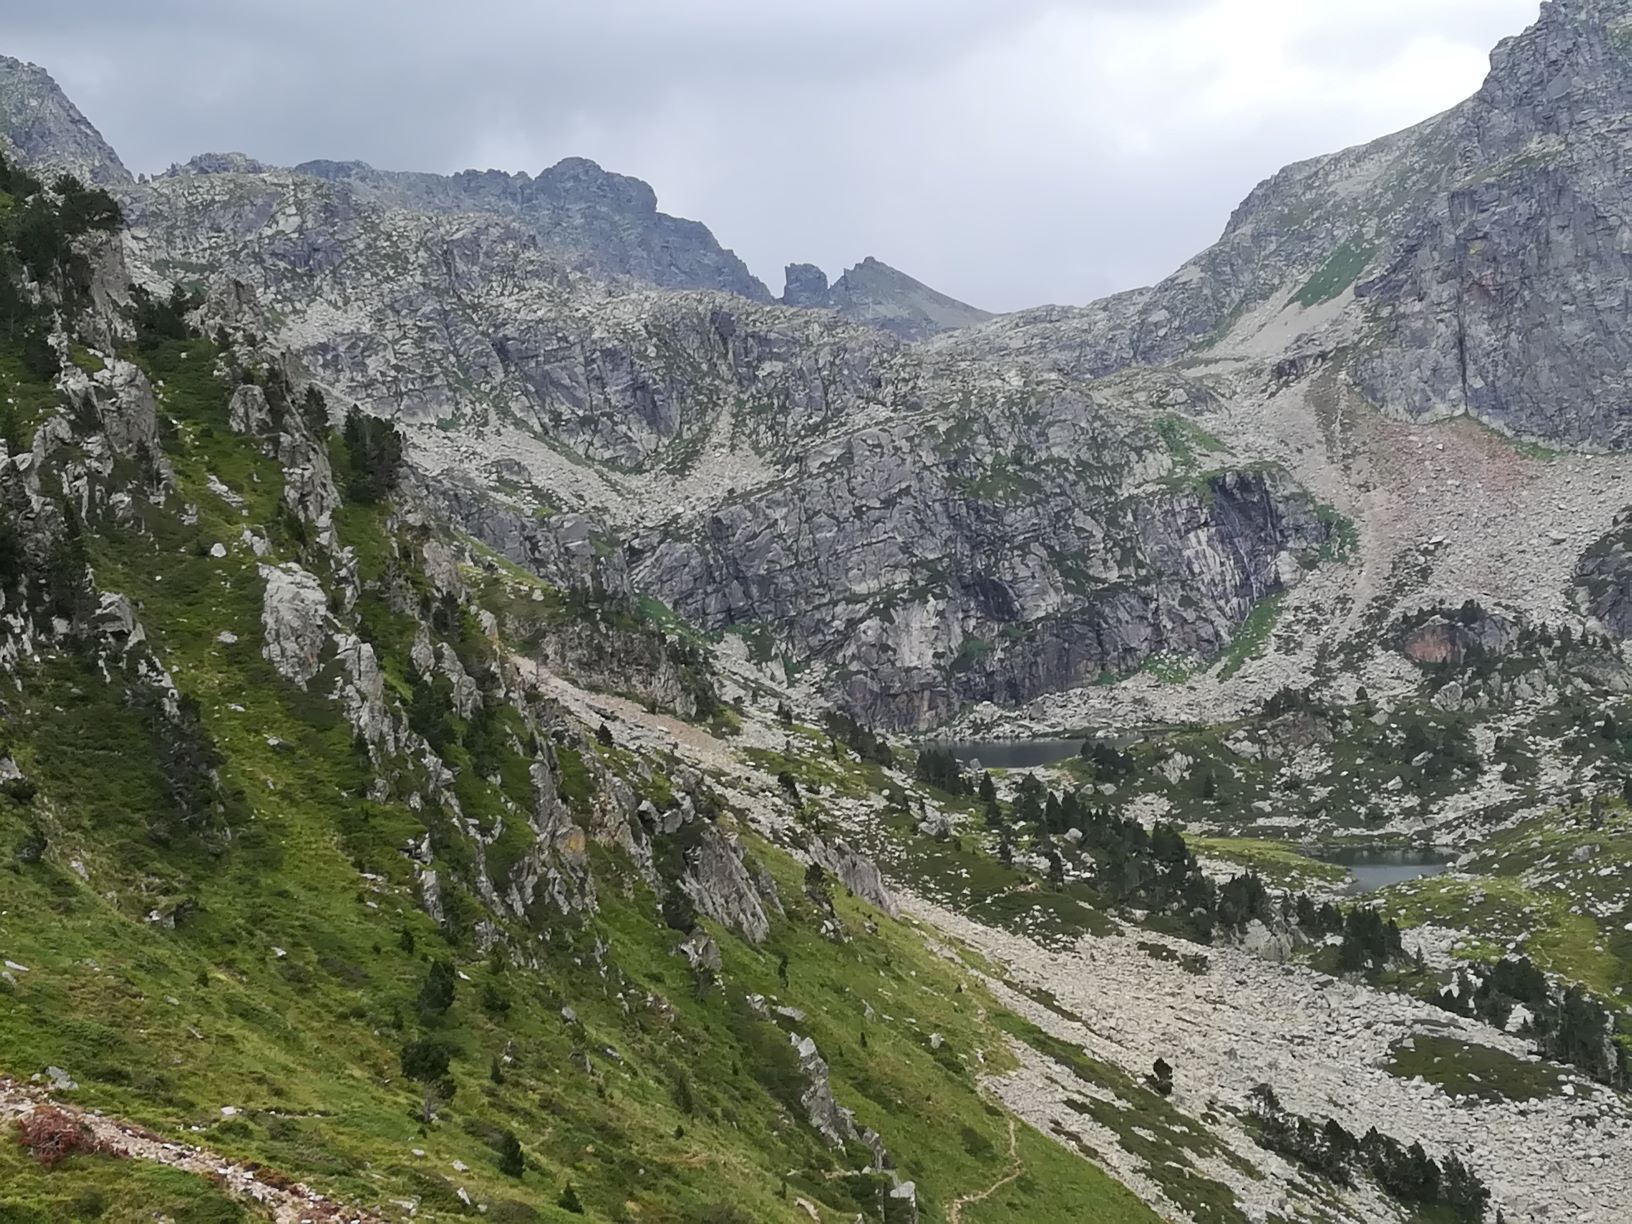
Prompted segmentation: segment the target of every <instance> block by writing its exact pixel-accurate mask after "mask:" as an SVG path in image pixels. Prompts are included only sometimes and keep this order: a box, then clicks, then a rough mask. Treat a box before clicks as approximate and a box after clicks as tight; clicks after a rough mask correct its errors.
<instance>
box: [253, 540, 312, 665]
mask: <svg viewBox="0 0 1632 1224" xmlns="http://www.w3.org/2000/svg"><path fill="white" fill-rule="evenodd" d="M257 568H258V569H259V571H260V575H261V581H262V582H264V583H265V584H266V586H265V591H264V593H263V594H262V597H261V629H262V633H263V635H264V637H265V644H264V645H263V646H262V648H261V653H262V654H263V655H264V656H265V657H266V659H267V660H268V661H269V662H270V663H271V664H272V666H273V667H274V668H276V669H277V672H278V674H279V675H281V676H283V677H284V678H285V679H286V680H289V681H292V682H293V683H294V684H296V685H298V686H300V687H301V688H305V687H306V685H307V684H308V683H309V682H310V681H311V680H312V678H313V677H314V676H316V675H317V673H318V672H319V670H321V668H322V666H323V652H324V650H325V648H326V647H327V646H328V645H329V608H328V596H327V595H326V594H325V593H324V590H323V584H322V583H320V582H319V581H318V580H317V578H316V577H314V576H313V575H312V574H310V573H308V572H307V571H306V570H304V569H302V568H301V567H300V566H299V565H296V564H295V563H294V562H292V561H291V562H287V563H285V564H283V565H267V564H265V563H262V564H261V565H260V566H258V567H257Z"/></svg>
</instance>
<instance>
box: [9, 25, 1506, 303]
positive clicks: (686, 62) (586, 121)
mask: <svg viewBox="0 0 1632 1224" xmlns="http://www.w3.org/2000/svg"><path fill="white" fill-rule="evenodd" d="M1536 9H1537V2H1536V0H391V2H389V3H387V2H385V0H229V2H227V3H222V0H72V2H69V0H56V2H54V3H40V0H0V52H4V53H7V54H11V55H15V56H19V57H21V58H23V59H30V60H34V61H35V62H37V63H41V64H44V65H45V66H46V67H47V68H48V69H49V70H50V71H51V72H52V73H53V74H54V75H55V76H56V78H57V80H58V81H59V82H60V83H61V84H62V86H63V87H64V88H65V89H66V90H67V91H68V93H69V94H70V96H71V97H73V98H74V100H75V101H76V102H77V103H78V104H79V106H80V108H81V109H82V110H84V111H85V112H86V114H87V115H88V116H89V118H90V119H91V121H92V122H93V123H95V124H96V125H97V126H98V127H99V128H100V129H101V131H102V133H103V135H104V136H106V137H107V138H108V140H109V141H110V142H111V143H112V144H113V145H114V147H115V148H117V149H118V150H119V152H120V154H121V156H122V157H123V158H124V159H125V161H126V163H127V164H128V165H129V166H130V167H131V169H132V170H136V171H141V170H148V171H153V170H159V169H162V168H164V167H165V166H167V165H169V164H170V163H171V162H173V161H185V160H186V159H187V158H188V157H191V156H192V155H193V154H195V153H199V152H204V151H228V150H238V151H242V152H245V153H248V154H250V155H252V156H255V157H258V158H261V159H262V160H264V161H269V162H276V163H279V164H292V163H294V162H298V161H304V160H306V159H308V158H316V157H326V158H336V159H341V158H360V159H362V160H364V161H368V162H371V163H373V164H374V165H376V166H380V167H385V168H392V169H420V170H438V171H453V170H458V169H462V168H465V167H471V166H474V167H478V168H488V167H497V168H501V169H506V170H529V171H534V172H536V171H537V170H539V169H541V168H542V167H544V166H547V165H550V164H551V163H553V162H555V161H557V160H559V159H560V158H562V157H565V156H569V155H579V156H585V157H592V158H594V159H595V160H597V161H599V162H600V163H601V164H602V165H604V166H606V167H608V168H609V169H613V170H618V171H621V172H623V173H626V174H633V175H636V176H638V177H640V178H644V179H646V180H647V181H648V182H650V183H652V184H653V186H655V187H656V189H657V193H658V199H659V206H660V207H661V208H663V209H664V210H665V211H667V212H672V213H676V214H678V215H681V216H688V217H695V218H697V219H698V220H701V221H704V222H706V223H707V224H708V225H709V226H710V227H711V228H712V229H713V231H714V233H715V235H716V236H717V237H718V238H719V240H720V241H721V242H722V243H723V244H724V245H726V246H729V247H732V248H733V249H735V250H736V252H737V253H738V254H739V255H741V256H742V257H743V258H744V259H746V260H747V261H748V263H749V265H750V266H751V267H752V268H753V270H754V271H755V272H756V273H758V274H759V276H760V277H761V278H762V279H764V280H765V281H766V282H767V283H768V284H769V285H770V286H771V289H772V291H773V292H780V291H781V285H782V266H783V265H784V264H785V263H787V262H789V261H794V260H800V261H809V262H812V263H817V264H820V265H821V266H822V267H823V268H825V269H826V270H827V271H828V273H829V274H830V275H833V276H837V275H838V273H839V272H840V271H842V270H843V268H844V267H846V266H847V265H849V264H852V263H855V262H856V261H858V260H860V259H861V258H862V257H863V256H864V255H876V256H878V257H879V258H880V259H883V260H884V261H885V262H887V263H891V264H894V265H896V266H897V267H899V268H902V269H903V270H905V271H907V272H910V273H912V274H913V275H915V276H917V277H919V278H920V279H922V280H925V281H927V282H929V283H930V284H932V285H934V286H935V287H936V288H939V289H941V290H943V291H945V292H947V293H951V294H953V295H954V296H957V297H961V298H964V299H965V300H967V301H970V302H973V303H975V304H976V305H980V306H985V307H988V308H990V309H997V310H1008V309H1014V308H1018V307H1021V306H1027V305H1034V304H1037V303H1040V302H1048V301H1055V302H1082V301H1087V300H1089V299H1092V298H1094V297H1098V296H1101V295H1103V294H1105V293H1108V292H1112V291H1114V290H1117V289H1123V288H1128V287H1130V286H1133V285H1138V284H1144V283H1148V282H1150V281H1152V280H1155V279H1158V278H1160V277H1161V276H1163V275H1165V274H1166V273H1167V272H1170V271H1171V270H1172V269H1173V268H1175V267H1176V266H1177V265H1178V264H1180V263H1181V262H1183V260H1184V259H1186V258H1188V257H1189V256H1190V255H1191V254H1193V253H1194V252H1195V251H1197V250H1199V249H1200V248H1202V247H1204V246H1206V245H1207V244H1208V243H1210V242H1211V241H1212V240H1213V239H1214V238H1216V237H1217V235H1218V233H1219V231H1220V230H1221V229H1222V227H1223V225H1224V222H1225V220H1226V219H1227V217H1228V216H1229V212H1230V210H1231V209H1232V208H1233V207H1234V206H1235V204H1236V203H1237V202H1238V201H1239V200H1240V199H1241V197H1242V196H1244V195H1245V194H1246V193H1247V191H1248V190H1250V189H1251V187H1252V186H1253V184H1254V183H1256V182H1257V181H1258V180H1260V179H1262V178H1263V177H1265V176H1267V175H1268V174H1271V173H1273V172H1274V171H1275V170H1276V169H1277V168H1279V167H1280V166H1281V165H1283V164H1285V163H1286V162H1289V161H1294V160H1297V159H1300V158H1304V157H1310V156H1313V155H1315V154H1319V153H1323V152H1329V151H1331V150H1334V149H1337V148H1341V147H1343V146H1345V145H1349V144H1354V143H1357V142H1359V141H1362V140H1366V139H1369V138H1371V137H1373V136H1378V135H1382V134H1383V133H1385V132H1389V131H1393V130H1395V129H1397V128H1400V127H1404V126H1407V125H1408V124H1411V123H1414V122H1416V121H1418V120H1420V119H1424V118H1426V117H1428V116H1429V115H1432V114H1434V113H1436V112H1437V111H1440V110H1443V109H1445V108H1446V107H1447V106H1450V105H1452V104H1454V103H1455V102H1457V101H1459V100H1460V99H1462V98H1463V97H1466V96H1467V95H1468V94H1470V93H1472V92H1473V91H1474V90H1475V89H1477V88H1478V86H1479V83H1480V81H1481V80H1482V78H1483V76H1484V72H1485V68H1486V61H1487V56H1488V53H1489V50H1490V48H1491V47H1492V46H1493V45H1494V44H1495V43H1496V42H1497V41H1498V40H1499V39H1500V38H1502V37H1504V36H1506V35H1508V34H1513V33H1517V32H1518V31H1519V30H1521V29H1522V28H1523V27H1524V26H1525V25H1526V24H1528V23H1529V22H1530V21H1531V20H1533V19H1534V17H1535V14H1536Z"/></svg>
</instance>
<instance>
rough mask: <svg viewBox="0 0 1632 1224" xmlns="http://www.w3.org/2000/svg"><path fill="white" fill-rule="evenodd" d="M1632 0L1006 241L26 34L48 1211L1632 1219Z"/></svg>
mask: <svg viewBox="0 0 1632 1224" xmlns="http://www.w3.org/2000/svg"><path fill="white" fill-rule="evenodd" d="M1629 49H1632V4H1629V3H1628V0H1550V2H1549V3H1546V4H1544V5H1543V6H1542V8H1541V14H1540V17H1539V19H1538V20H1537V22H1536V23H1535V24H1534V25H1533V26H1532V27H1531V28H1530V29H1528V30H1526V31H1524V32H1523V33H1520V34H1518V35H1516V36H1515V37H1513V38H1510V39H1508V40H1506V41H1504V42H1503V43H1502V44H1501V45H1500V46H1499V47H1498V48H1497V49H1496V50H1495V51H1494V52H1493V54H1492V57H1491V71H1490V75H1489V77H1488V79H1487V81H1486V83H1485V85H1484V86H1483V87H1482V88H1481V90H1480V91H1479V92H1478V93H1477V94H1476V95H1474V96H1473V97H1472V98H1470V99H1469V100H1468V101H1466V102H1464V103H1462V104H1461V105H1459V106H1457V107H1455V108H1453V109H1451V110H1449V111H1447V112H1445V113H1444V114H1442V115H1439V116H1437V117H1435V118H1433V119H1430V120H1428V121H1427V122H1425V123H1423V124H1421V125H1418V126H1417V127H1414V128H1410V129H1407V130H1406V131H1403V132H1400V133H1396V134H1394V135H1391V136H1387V137H1384V138H1383V139H1381V140H1378V141H1375V142H1373V143H1371V144H1368V145H1364V146H1361V147H1358V148H1354V149H1349V150H1345V151H1343V152H1340V153H1337V154H1334V155H1331V156H1329V157H1325V158H1319V159H1315V160H1313V161H1309V162H1303V163H1299V164H1297V165H1294V166H1290V167H1288V168H1286V169H1284V170H1282V171H1280V172H1279V173H1278V174H1276V175H1274V176H1272V177H1271V178H1269V179H1267V180H1266V181H1265V182H1264V183H1262V184H1261V185H1260V186H1259V187H1258V188H1257V189H1255V190H1254V191H1253V192H1252V194H1251V195H1250V196H1249V197H1248V199H1247V200H1246V201H1245V202H1244V203H1243V204H1242V205H1241V206H1240V207H1239V208H1238V209H1237V210H1236V212H1235V214H1234V215H1233V216H1232V217H1231V218H1230V220H1229V222H1228V225H1227V227H1226V229H1225V231H1224V234H1223V235H1222V237H1221V239H1220V241H1219V242H1218V243H1217V244H1215V245H1214V246H1212V247H1210V248H1208V249H1207V250H1206V251H1204V252H1202V253H1200V254H1198V255H1197V256H1196V257H1195V258H1194V259H1192V260H1191V261H1190V262H1188V263H1187V264H1185V265H1184V267H1182V268H1181V269H1179V270H1178V271H1177V272H1175V273H1174V274H1173V275H1172V276H1171V277H1169V278H1167V279H1166V280H1164V281H1162V282H1160V283H1159V284H1157V285H1155V286H1152V287H1149V288H1143V289H1135V290H1131V291H1128V292H1125V293H1122V294H1118V295H1116V296H1115V297H1112V298H1109V299H1105V300H1103V301H1100V302H1095V303H1091V304H1088V305H1084V306H1041V307H1037V308H1034V309H1030V310H1024V311H1020V312H1018V313H1011V314H1001V315H993V314H990V313H988V312H986V311H983V310H980V309H978V308H976V307H973V306H969V305H967V304H965V303H962V302H959V301H956V300H955V299H952V298H950V297H947V296H946V295H944V294H941V293H939V292H937V291H935V290H934V289H931V288H930V287H928V286H926V285H924V284H922V283H921V282H919V281H916V280H914V279H913V278H911V277H910V276H908V275H906V274H905V273H902V272H899V271H897V270H896V269H894V268H891V267H889V266H888V265H886V264H884V263H882V262H880V261H879V260H877V259H875V258H871V257H869V258H866V259H864V260H862V261H861V262H859V263H858V264H856V265H855V266H853V267H851V268H850V269H849V270H848V271H846V272H844V273H843V274H842V275H840V276H839V277H838V278H837V279H836V280H835V281H833V282H832V283H831V284H830V283H829V282H828V279H827V276H826V274H825V273H823V272H822V271H820V270H819V269H817V268H815V267H814V266H813V265H809V264H795V265H792V266H790V267H789V268H788V270H787V275H786V287H785V289H784V291H783V294H782V296H781V297H780V298H777V297H774V296H773V294H772V293H771V291H770V290H768V289H767V288H766V286H765V284H764V283H763V282H762V281H760V280H759V279H758V278H756V277H755V276H754V275H753V273H752V272H750V270H749V269H748V267H747V265H746V264H745V263H744V262H743V261H742V260H741V259H739V258H738V257H737V256H736V255H735V254H734V253H733V252H732V251H730V250H729V249H727V248H726V247H724V246H722V245H721V244H720V242H719V241H717V240H716V239H715V237H714V235H713V234H712V233H711V232H710V231H709V230H708V229H707V227H706V226H704V225H703V224H701V223H699V222H696V221H690V220H685V219H681V218H676V217H671V216H669V215H667V214H665V213H663V212H660V211H659V210H658V200H657V197H656V194H655V193H654V192H653V190H652V189H651V188H650V187H649V186H647V185H646V184H645V183H643V182H641V181H640V180H638V179H635V178H630V177H627V176H625V175H622V174H617V173H612V172H609V171H607V170H604V169H602V168H601V167H600V166H599V165H597V164H595V163H594V162H591V161H588V160H586V159H583V158H568V159H566V160H564V161H560V162H558V163H557V164H556V165H554V166H552V167H550V168H548V169H546V170H543V171H541V172H540V173H538V174H537V175H531V174H528V173H517V174H512V173H508V172H502V171H497V170H488V171H475V170H472V171H465V172H463V173H459V174H453V175H438V174H429V173H414V172H397V171H387V170H377V169H374V168H373V167H371V166H368V165H366V164H364V163H362V162H338V161H309V162H303V163H301V164H299V165H296V166H293V167H279V166H273V165H269V164H265V163H262V162H259V161H257V160H255V159H254V158H253V157H250V156H248V155H245V154H239V153H213V154H203V155H200V156H198V157H196V158H194V159H193V160H192V161H190V162H187V163H185V164H181V165H177V166H173V167H171V168H170V169H169V170H168V171H166V172H164V173H160V174H156V175H151V176H150V175H145V174H143V175H139V176H138V175H133V174H132V173H131V172H130V171H129V170H128V169H127V168H126V166H125V165H124V163H123V162H122V161H121V160H120V158H119V156H118V154H117V153H116V152H115V151H114V150H113V149H112V148H111V147H110V146H109V145H108V144H107V142H106V141H104V140H103V139H102V137H101V136H100V134H98V132H97V130H96V128H95V127H94V126H93V124H92V121H91V119H89V118H87V117H86V116H85V115H83V114H81V112H80V111H79V110H78V109H77V107H76V106H75V105H74V104H73V102H71V101H70V100H69V99H68V97H67V96H66V95H65V94H64V93H63V92H62V91H61V90H60V89H59V88H58V87H57V85H56V84H55V82H54V81H53V80H52V78H51V77H50V75H49V74H48V73H47V71H46V70H45V69H44V68H40V67H37V66H35V65H31V64H26V63H23V62H21V61H19V60H14V59H7V58H4V57H0V153H3V157H4V161H3V162H0V443H3V448H4V449H3V451H0V673H3V675H0V680H3V681H4V683H3V684H0V867H3V868H4V870H3V871H0V965H3V968H0V1125H3V1127H4V1131H3V1132H0V1224H11V1222H12V1221H16V1222H18V1224H32V1222H33V1221H47V1220H93V1219H99V1220H108V1221H154V1220H168V1221H173V1222H174V1224H215V1222H225V1221H252V1220H263V1219H265V1220H276V1221H289V1222H293V1221H299V1220H314V1221H315V1220H329V1221H340V1220H349V1221H359V1222H361V1221H371V1222H372V1221H392V1222H400V1221H408V1220H416V1221H442V1220H454V1219H466V1218H469V1219H476V1218H485V1219H489V1220H494V1221H504V1222H508V1224H526V1222H529V1221H565V1220H571V1219H575V1218H588V1219H596V1220H603V1219H604V1220H618V1221H627V1220H641V1221H651V1222H663V1224H669V1222H673V1224H738V1222H745V1221H760V1220H777V1221H797V1222H804V1221H816V1222H818V1224H821V1222H829V1224H839V1222H841V1221H842V1222H844V1224H849V1222H851V1221H857V1220H861V1221H868V1222H874V1221H882V1222H883V1224H918V1222H919V1221H923V1222H925V1224H928V1222H930V1221H936V1222H940V1221H945V1222H947V1224H999V1222H1001V1221H1006V1220H1012V1221H1016V1222H1019V1221H1054V1220H1060V1221H1065V1220H1092V1221H1096V1222H1098V1221H1103V1222H1104V1224H1124V1222H1126V1224H1144V1222H1147V1221H1158V1220H1159V1221H1168V1222H1172V1224H1247V1222H1251V1224H1293V1222H1294V1221H1307V1222H1311V1224H1313V1222H1317V1221H1318V1222H1327V1224H1339V1222H1344V1221H1352V1222H1370V1221H1398V1222H1401V1224H1451V1222H1453V1221H1478V1220H1486V1221H1507V1222H1510V1224H1520V1222H1524V1224H1536V1222H1542V1221H1546V1222H1549V1224H1552V1222H1562V1221H1571V1222H1574V1221H1582V1222H1586V1224H1592V1222H1599V1221H1602V1222H1605V1224H1608V1222H1611V1221H1616V1220H1620V1219H1622V1218H1624V1215H1625V1206H1624V1204H1625V1203H1626V1201H1627V1199H1628V1196H1629V1195H1632V647H1629V645H1628V643H1629V640H1632V432H1629V426H1628V422H1629V421H1632V414H1629V409H1628V407H1627V405H1628V402H1629V401H1628V396H1629V394H1632V383H1629V381H1628V375H1627V367H1628V357H1629V353H1628V351H1627V347H1626V346H1627V345H1628V343H1629V341H1628V339H1627V337H1628V336H1629V335H1632V333H1629V332H1628V329H1627V322H1628V315H1629V302H1632V298H1629V293H1632V288H1629V287H1632V221H1629V217H1632V187H1629V183H1632V180H1629V179H1628V178H1627V176H1626V174H1625V173H1624V170H1625V167H1626V164H1627V159H1628V153H1629V150H1632V55H1629ZM1033 739H1044V740H1057V741H1061V742H1062V743H1063V744H1064V745H1065V747H1064V748H1063V750H1062V751H1061V752H1060V753H1059V754H1055V755H1054V759H1051V760H1049V761H1048V763H1045V764H1039V765H1036V766H1029V767H1018V766H1016V767H1008V768H1004V767H999V766H997V765H996V764H995V762H996V760H997V759H998V756H999V754H1000V753H1001V751H1002V747H1003V745H1004V744H1006V743H1007V742H1009V741H1027V740H1033ZM953 745H956V747H957V751H956V752H954V751H953V747H952V746H953ZM982 753H985V755H986V756H987V757H988V758H989V761H988V763H987V765H983V764H982V762H981V761H980V759H979V758H980V756H981V755H982ZM988 766H990V767H988ZM1368 856H1375V857H1377V858H1378V859H1379V860H1381V861H1390V860H1391V859H1397V860H1400V861H1409V862H1415V861H1416V860H1417V858H1419V857H1420V858H1421V859H1422V860H1423V861H1424V862H1431V863H1432V865H1433V868H1434V870H1433V871H1432V872H1428V873H1425V874H1421V875H1419V876H1417V877H1416V878H1409V879H1405V880H1403V882H1397V883H1390V884H1388V885H1386V886H1384V887H1381V888H1378V889H1376V890H1375V891H1369V890H1366V889H1365V888H1363V887H1362V884H1361V882H1360V881H1358V880H1357V879H1356V876H1355V874H1354V873H1353V872H1352V870H1351V866H1350V865H1351V864H1352V863H1354V862H1357V861H1364V860H1366V858H1367V857H1368ZM1404 874H1409V873H1404Z"/></svg>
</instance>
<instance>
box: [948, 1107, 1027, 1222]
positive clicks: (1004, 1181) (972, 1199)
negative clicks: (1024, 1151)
mask: <svg viewBox="0 0 1632 1224" xmlns="http://www.w3.org/2000/svg"><path fill="white" fill-rule="evenodd" d="M1025 1171H1026V1166H1025V1165H1023V1164H1021V1163H1020V1157H1019V1156H1017V1155H1016V1154H1015V1134H1014V1115H1013V1114H1010V1115H1009V1171H1008V1172H1007V1173H1006V1174H1004V1175H1003V1176H1002V1177H1000V1178H998V1179H997V1180H996V1181H995V1182H993V1183H992V1184H991V1185H989V1186H987V1187H986V1189H984V1190H980V1191H977V1192H976V1193H974V1194H964V1195H959V1196H958V1197H957V1198H955V1199H953V1200H952V1202H951V1203H949V1204H947V1208H946V1219H947V1224H963V1209H964V1208H965V1207H971V1206H973V1205H974V1204H976V1203H983V1202H985V1201H986V1200H987V1199H989V1198H991V1197H992V1195H994V1194H996V1193H997V1192H998V1191H999V1190H1001V1189H1003V1187H1004V1186H1006V1185H1008V1184H1009V1183H1010V1182H1012V1181H1013V1180H1015V1178H1017V1177H1019V1176H1020V1175H1021V1174H1022V1173H1024V1172H1025Z"/></svg>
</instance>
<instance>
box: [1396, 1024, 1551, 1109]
mask: <svg viewBox="0 0 1632 1224" xmlns="http://www.w3.org/2000/svg"><path fill="white" fill-rule="evenodd" d="M1383 1069H1384V1070H1385V1071H1387V1072H1388V1073H1389V1074H1390V1075H1396V1076H1398V1077H1399V1078H1401V1079H1414V1078H1416V1077H1417V1076H1421V1077H1422V1078H1423V1079H1425V1080H1427V1081H1428V1082H1429V1083H1430V1084H1437V1085H1438V1086H1439V1087H1441V1088H1443V1089H1444V1090H1445V1091H1446V1092H1447V1093H1449V1094H1450V1095H1451V1096H1455V1097H1476V1098H1478V1099H1479V1100H1482V1101H1535V1100H1540V1099H1541V1098H1543V1097H1552V1096H1559V1095H1561V1093H1562V1090H1563V1087H1564V1085H1565V1083H1566V1082H1567V1080H1566V1078H1565V1076H1564V1075H1563V1073H1562V1072H1561V1071H1560V1070H1559V1069H1558V1068H1557V1067H1556V1066H1553V1065H1552V1064H1550V1063H1544V1062H1532V1061H1529V1060H1526V1059H1523V1058H1516V1057H1514V1056H1513V1055H1512V1054H1509V1053H1507V1051H1505V1050H1498V1049H1496V1048H1495V1047H1493V1046H1487V1045H1478V1044H1475V1043H1470V1042H1466V1041H1460V1040H1458V1039H1457V1038H1455V1037H1444V1036H1439V1035H1437V1034H1428V1033H1414V1034H1412V1035H1411V1036H1410V1037H1406V1038H1403V1039H1401V1040H1400V1041H1396V1042H1395V1043H1394V1044H1393V1045H1392V1046H1390V1047H1389V1057H1388V1061H1387V1062H1385V1063H1384V1064H1383Z"/></svg>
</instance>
